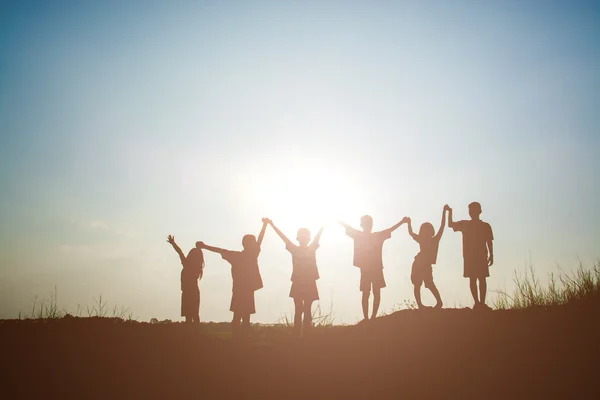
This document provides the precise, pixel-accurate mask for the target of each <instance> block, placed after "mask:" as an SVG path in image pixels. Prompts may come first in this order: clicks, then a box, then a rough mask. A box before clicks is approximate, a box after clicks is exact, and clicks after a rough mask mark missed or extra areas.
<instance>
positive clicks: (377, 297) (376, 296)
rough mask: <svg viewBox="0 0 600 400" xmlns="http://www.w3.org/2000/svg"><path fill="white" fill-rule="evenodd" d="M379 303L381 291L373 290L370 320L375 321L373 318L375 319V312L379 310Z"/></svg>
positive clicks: (378, 289)
mask: <svg viewBox="0 0 600 400" xmlns="http://www.w3.org/2000/svg"><path fill="white" fill-rule="evenodd" d="M379 303H381V289H380V288H377V289H375V288H373V314H371V319H375V317H377V311H378V310H379Z"/></svg>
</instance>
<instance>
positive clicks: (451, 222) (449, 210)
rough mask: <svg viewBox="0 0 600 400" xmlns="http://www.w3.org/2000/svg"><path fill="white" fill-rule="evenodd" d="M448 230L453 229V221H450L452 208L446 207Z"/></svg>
mask: <svg viewBox="0 0 600 400" xmlns="http://www.w3.org/2000/svg"><path fill="white" fill-rule="evenodd" d="M448 228H454V221H452V208H450V206H448Z"/></svg>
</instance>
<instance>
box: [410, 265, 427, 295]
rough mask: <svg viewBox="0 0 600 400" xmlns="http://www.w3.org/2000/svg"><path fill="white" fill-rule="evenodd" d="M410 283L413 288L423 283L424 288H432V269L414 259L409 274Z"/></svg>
mask: <svg viewBox="0 0 600 400" xmlns="http://www.w3.org/2000/svg"><path fill="white" fill-rule="evenodd" d="M410 281H411V282H412V284H413V285H415V286H421V285H422V284H423V283H424V284H425V287H426V288H428V289H429V288H432V287H433V268H432V267H431V264H427V263H424V262H422V261H419V260H417V259H415V261H414V262H413V265H412V270H411V272H410Z"/></svg>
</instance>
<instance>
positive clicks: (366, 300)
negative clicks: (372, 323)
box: [362, 290, 371, 320]
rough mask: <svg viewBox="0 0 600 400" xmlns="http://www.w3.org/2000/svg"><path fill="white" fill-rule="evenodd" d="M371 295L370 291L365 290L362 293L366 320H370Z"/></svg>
mask: <svg viewBox="0 0 600 400" xmlns="http://www.w3.org/2000/svg"><path fill="white" fill-rule="evenodd" d="M370 294H371V291H370V290H363V292H362V310H363V316H364V317H365V320H367V319H369V295H370Z"/></svg>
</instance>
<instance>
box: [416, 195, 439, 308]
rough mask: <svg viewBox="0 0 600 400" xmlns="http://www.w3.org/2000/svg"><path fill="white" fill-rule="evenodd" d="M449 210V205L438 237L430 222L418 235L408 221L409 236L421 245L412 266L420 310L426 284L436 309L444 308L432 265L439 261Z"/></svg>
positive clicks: (423, 225) (423, 226)
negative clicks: (422, 293) (434, 301)
mask: <svg viewBox="0 0 600 400" xmlns="http://www.w3.org/2000/svg"><path fill="white" fill-rule="evenodd" d="M448 209H449V207H448V205H447V204H446V205H445V206H444V209H443V210H442V223H441V224H440V229H439V230H438V233H437V235H436V234H435V231H434V229H433V225H431V224H430V223H429V222H425V223H424V224H422V225H421V228H420V229H419V234H418V235H416V234H415V233H414V232H413V229H412V221H411V220H410V218H409V219H408V234H409V235H410V236H411V237H412V238H413V239H414V240H415V241H416V242H417V243H419V247H420V251H419V253H418V254H417V255H416V256H415V261H414V262H413V265H412V270H411V273H410V280H411V282H412V284H413V285H414V292H415V300H416V301H417V305H418V306H419V308H424V306H423V303H422V302H421V285H422V284H423V283H425V287H426V288H427V289H429V290H430V291H431V293H432V294H433V296H434V297H435V300H436V302H437V303H436V305H435V308H442V306H443V303H442V299H441V298H440V292H439V291H438V289H437V287H436V286H435V283H433V268H432V265H433V264H435V263H436V261H437V253H438V248H439V244H440V239H441V238H442V234H443V233H444V226H445V225H446V211H447V210H448Z"/></svg>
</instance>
